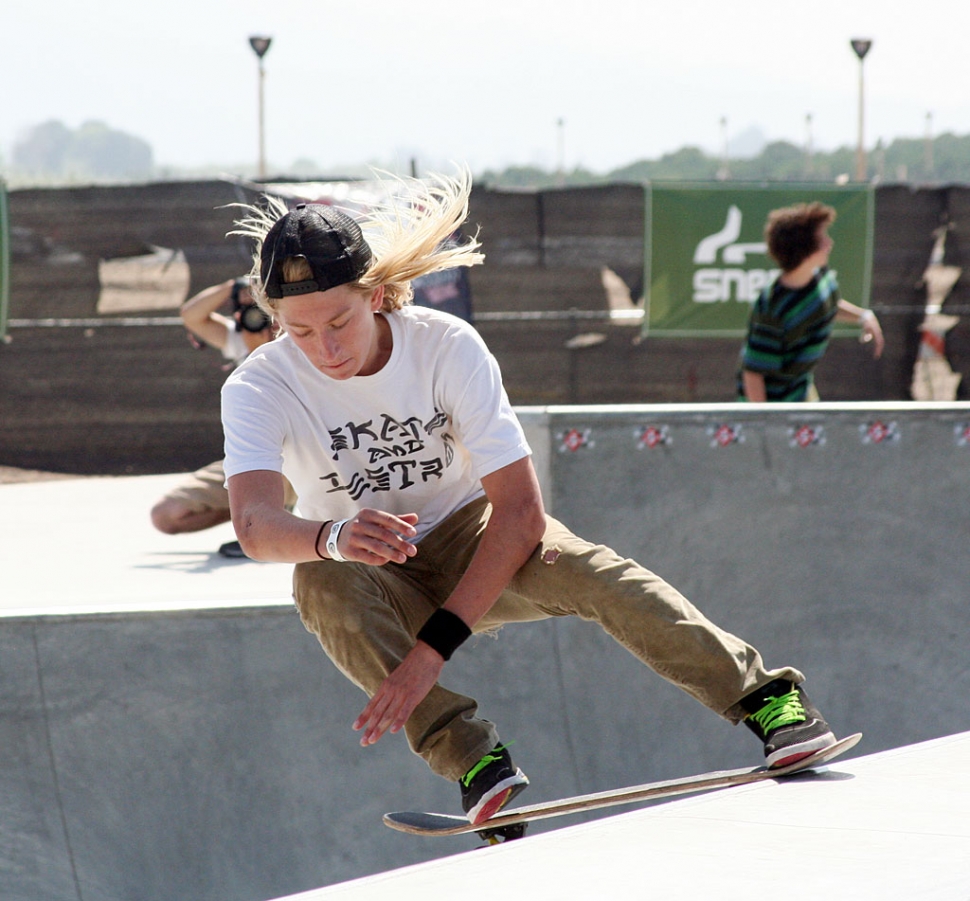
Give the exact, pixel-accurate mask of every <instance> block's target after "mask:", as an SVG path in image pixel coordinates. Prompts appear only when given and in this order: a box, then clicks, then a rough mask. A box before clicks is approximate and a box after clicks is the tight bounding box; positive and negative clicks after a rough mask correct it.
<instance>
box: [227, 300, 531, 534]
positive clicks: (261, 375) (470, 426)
mask: <svg viewBox="0 0 970 901" xmlns="http://www.w3.org/2000/svg"><path fill="white" fill-rule="evenodd" d="M386 319H387V321H388V322H389V323H390V326H391V336H392V339H393V347H392V350H391V356H390V359H389V360H388V362H387V364H386V365H385V366H384V368H383V369H381V370H380V372H376V373H374V374H373V375H367V376H355V377H353V378H350V379H346V380H343V381H341V380H337V379H331V378H329V377H328V376H326V375H324V374H323V373H322V372H320V371H319V370H317V369H316V368H314V366H313V365H312V364H311V363H310V362H309V361H308V360H307V358H306V357H305V356H304V355H303V353H302V351H300V349H299V348H298V347H297V346H296V344H294V343H293V341H292V340H290V338H289V336H287V335H284V336H283V337H281V338H278V339H277V340H276V341H272V342H270V343H268V344H264V345H263V346H262V347H260V348H257V349H256V350H255V351H253V353H251V354H250V355H249V357H248V358H247V359H246V361H245V362H244V363H242V364H240V366H239V367H238V368H237V369H236V370H235V371H234V372H233V373H232V375H230V376H229V378H228V380H227V381H226V383H225V385H224V386H223V389H222V419H223V428H224V430H225V436H226V461H225V470H226V477H227V478H228V477H230V476H233V475H237V474H238V473H241V472H250V471H253V470H271V471H274V472H282V473H283V474H284V475H285V476H286V477H287V479H289V481H290V482H291V483H292V485H293V487H294V488H295V489H296V493H297V496H298V497H299V498H300V512H301V513H302V514H303V515H304V516H305V517H306V518H307V519H320V520H326V519H344V518H347V517H351V516H353V515H354V514H355V513H356V512H357V510H358V509H360V508H361V507H373V508H376V509H379V510H386V511H388V512H390V513H394V514H398V515H400V514H403V513H417V514H418V516H419V522H418V524H417V526H416V528H417V531H418V536H417V539H418V540H420V539H421V538H422V537H423V536H424V535H425V534H427V533H428V532H429V531H430V530H431V529H433V528H434V527H435V526H436V525H438V524H439V523H440V522H441V521H442V520H444V519H445V518H446V517H447V516H449V515H450V514H451V513H453V512H454V511H455V510H457V509H458V508H459V507H462V506H464V505H465V504H467V503H468V502H469V501H472V500H474V499H475V498H477V497H480V496H482V494H483V493H484V492H483V490H482V484H481V478H482V477H483V476H486V475H489V474H490V473H492V472H495V471H496V470H499V469H501V468H502V467H504V466H508V465H509V464H510V463H514V462H515V461H516V460H520V459H522V458H523V457H526V456H529V454H530V453H531V450H530V448H529V445H528V443H527V441H526V439H525V435H524V434H523V432H522V428H521V426H520V425H519V422H518V419H517V418H516V416H515V413H514V412H513V411H512V407H511V405H510V404H509V401H508V397H507V396H506V394H505V389H504V388H503V387H502V377H501V373H500V372H499V368H498V363H497V362H496V361H495V358H494V357H493V356H492V355H491V353H489V351H488V348H487V347H486V346H485V343H484V341H482V339H481V337H480V336H479V334H478V332H477V331H475V329H474V328H473V327H472V326H470V325H469V324H468V323H466V322H463V321H462V320H461V319H458V318H457V317H455V316H450V315H449V314H447V313H442V312H439V311H437V310H432V309H427V308H423V307H414V306H406V307H404V308H403V309H401V310H398V311H396V312H394V313H391V314H387V315H386Z"/></svg>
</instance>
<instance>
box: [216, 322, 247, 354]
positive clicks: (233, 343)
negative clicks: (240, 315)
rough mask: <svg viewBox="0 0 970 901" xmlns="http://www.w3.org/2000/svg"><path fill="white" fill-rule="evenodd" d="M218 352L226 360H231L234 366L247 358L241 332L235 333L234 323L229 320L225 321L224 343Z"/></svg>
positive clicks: (244, 341) (244, 340)
mask: <svg viewBox="0 0 970 901" xmlns="http://www.w3.org/2000/svg"><path fill="white" fill-rule="evenodd" d="M220 318H223V317H220ZM220 352H221V353H222V356H223V357H224V358H225V359H226V360H232V362H233V363H236V364H239V363H241V362H242V361H243V360H245V359H246V357H248V356H249V348H248V347H247V346H246V339H245V338H243V336H242V332H237V331H236V328H235V323H234V322H233V321H232V320H231V319H229V320H227V325H226V343H225V344H223V345H222V347H221V348H220Z"/></svg>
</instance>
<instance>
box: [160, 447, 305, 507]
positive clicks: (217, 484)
mask: <svg viewBox="0 0 970 901" xmlns="http://www.w3.org/2000/svg"><path fill="white" fill-rule="evenodd" d="M225 482H226V473H225V470H223V468H222V460H216V462H215V463H210V464H209V465H208V466H203V467H202V469H197V470H196V471H195V472H193V473H192V474H191V475H190V476H188V477H187V478H186V479H185V480H184V481H183V482H180V483H179V484H178V485H176V486H175V487H174V488H173V489H172V490H171V491H169V492H168V494H166V495H165V499H166V500H176V501H179V502H180V503H182V504H184V505H185V506H186V507H187V508H188V509H189V510H191V511H192V512H193V513H202V512H203V511H205V510H226V511H228V510H229V492H228V491H227V490H226V487H225ZM283 497H284V503H285V505H286V509H287V510H292V509H293V508H294V507H295V506H296V492H295V491H294V490H293V486H292V485H291V484H290V483H289V482H288V481H287V480H286V479H285V478H284V479H283Z"/></svg>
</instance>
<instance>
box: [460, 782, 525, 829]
mask: <svg viewBox="0 0 970 901" xmlns="http://www.w3.org/2000/svg"><path fill="white" fill-rule="evenodd" d="M528 784H529V780H528V778H527V777H526V775H525V773H523V772H522V770H516V772H515V775H514V776H509V777H508V779H503V780H502V781H501V782H499V783H498V784H497V785H495V786H494V787H493V788H492V791H491V792H489V793H488V794H487V795H485V797H483V798H482V800H481V801H479V802H478V804H477V805H475V806H474V807H473V808H472V809H471V810H470V811H468V822H469V823H471V824H472V825H473V826H478V825H479V824H480V823H484V822H486V821H487V820H490V819H491V818H492V817H493V816H495V814H497V813H498V812H499V811H500V810H501V809H502V808H503V807H505V805H506V804H508V803H509V801H511V800H512V799H513V798H514V797H515V796H516V795H517V794H518V793H519V792H520V791H522V789H524V788H525V787H526V786H527V785H528Z"/></svg>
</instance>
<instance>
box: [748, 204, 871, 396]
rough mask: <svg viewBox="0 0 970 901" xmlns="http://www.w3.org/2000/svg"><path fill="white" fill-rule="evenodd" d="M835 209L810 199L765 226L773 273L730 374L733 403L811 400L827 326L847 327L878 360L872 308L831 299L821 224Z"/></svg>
mask: <svg viewBox="0 0 970 901" xmlns="http://www.w3.org/2000/svg"><path fill="white" fill-rule="evenodd" d="M834 221H835V210H834V209H832V207H830V206H826V205H825V204H823V203H819V202H818V201H815V202H813V203H800V204H796V205H795V206H790V207H785V208H783V209H779V210H773V211H772V212H771V213H770V214H769V216H768V222H767V224H766V226H765V240H766V241H767V243H768V252H769V253H770V254H771V256H772V257H773V258H774V259H775V261H776V262H777V263H778V265H779V266H780V267H781V274H780V275H779V276H778V277H777V278H776V279H775V280H774V282H773V283H772V284H771V285H769V286H768V287H767V288H765V289H764V290H763V291H762V292H761V295H760V296H759V297H758V299H757V301H755V304H754V307H753V308H752V310H751V318H750V320H749V322H748V337H747V340H746V341H745V344H744V347H743V348H742V350H741V366H740V371H739V373H738V394H739V396H740V399H742V400H749V401H752V402H754V403H763V402H765V401H774V402H794V401H805V400H818V392H817V391H816V390H815V384H814V381H813V376H812V374H813V371H814V369H815V366H816V365H817V364H818V361H819V360H820V359H821V358H822V356H823V355H824V354H825V348H826V347H827V346H828V342H829V337H830V335H831V333H832V323H833V322H834V321H838V322H854V323H857V324H858V325H859V326H860V327H861V328H862V338H861V340H862V341H863V342H868V341H871V342H872V346H873V354H874V355H875V357H876V359H878V358H879V357H880V356H881V354H882V350H883V346H884V343H885V342H884V339H883V335H882V328H881V327H880V326H879V321H878V320H877V319H876V316H875V314H874V313H873V312H872V310H866V309H863V308H862V307H858V306H856V305H855V304H852V303H849V302H848V301H847V300H843V299H842V298H841V297H839V285H838V282H837V281H836V279H835V274H834V273H833V272H831V271H830V270H829V268H828V261H829V254H830V253H831V252H832V246H833V242H832V238H831V237H830V236H829V234H828V229H829V226H831V224H832V223H833V222H834Z"/></svg>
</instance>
